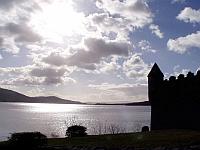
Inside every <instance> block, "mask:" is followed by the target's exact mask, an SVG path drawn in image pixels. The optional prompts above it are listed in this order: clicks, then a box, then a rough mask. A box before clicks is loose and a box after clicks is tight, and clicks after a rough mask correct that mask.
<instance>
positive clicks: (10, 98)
mask: <svg viewBox="0 0 200 150" xmlns="http://www.w3.org/2000/svg"><path fill="white" fill-rule="evenodd" d="M0 102H25V103H56V104H82V103H81V102H77V101H71V100H65V99H61V98H58V97H56V96H39V97H29V96H26V95H23V94H21V93H18V92H15V91H12V90H8V89H3V88H0Z"/></svg>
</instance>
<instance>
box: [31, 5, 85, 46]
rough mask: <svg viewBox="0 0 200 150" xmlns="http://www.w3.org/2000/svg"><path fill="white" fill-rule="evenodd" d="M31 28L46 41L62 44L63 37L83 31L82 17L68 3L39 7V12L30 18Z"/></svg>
mask: <svg viewBox="0 0 200 150" xmlns="http://www.w3.org/2000/svg"><path fill="white" fill-rule="evenodd" d="M30 24H31V26H33V27H34V29H35V30H36V31H37V32H38V33H40V34H41V35H42V36H43V37H45V38H46V39H47V40H50V41H54V42H62V39H63V37H70V36H73V35H74V34H80V33H81V31H83V30H84V15H83V14H82V13H78V12H76V11H75V10H74V9H73V7H72V4H71V3H70V2H69V1H68V2H67V1H54V2H53V3H51V4H43V5H41V11H39V12H37V13H35V14H33V16H32V17H31V22H30Z"/></svg>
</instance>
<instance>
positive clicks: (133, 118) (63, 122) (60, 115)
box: [0, 103, 151, 140]
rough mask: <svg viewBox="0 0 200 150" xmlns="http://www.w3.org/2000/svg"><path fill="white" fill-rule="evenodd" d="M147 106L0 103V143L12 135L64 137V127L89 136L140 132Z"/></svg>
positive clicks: (147, 120) (147, 121)
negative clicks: (79, 129)
mask: <svg viewBox="0 0 200 150" xmlns="http://www.w3.org/2000/svg"><path fill="white" fill-rule="evenodd" d="M150 110H151V108H150V107H149V106H121V105H118V106H111V105H110V106H97V105H76V104H39V103H0V139H1V140H2V139H5V138H6V137H8V136H9V135H10V133H14V132H22V131H40V132H42V133H43V134H45V135H47V136H48V137H51V136H59V137H64V136H65V130H66V128H67V125H71V124H73V123H76V124H81V125H84V126H86V127H87V128H88V133H89V134H98V133H100V132H101V133H103V132H109V130H108V129H107V127H109V126H114V127H117V128H118V129H120V131H121V132H133V131H139V130H141V127H142V126H144V125H148V126H149V124H150Z"/></svg>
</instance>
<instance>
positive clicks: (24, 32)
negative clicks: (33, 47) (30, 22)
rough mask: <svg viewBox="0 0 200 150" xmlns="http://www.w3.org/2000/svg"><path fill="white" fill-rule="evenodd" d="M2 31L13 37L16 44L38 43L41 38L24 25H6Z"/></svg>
mask: <svg viewBox="0 0 200 150" xmlns="http://www.w3.org/2000/svg"><path fill="white" fill-rule="evenodd" d="M3 29H4V30H5V31H7V32H9V34H11V35H15V36H16V38H15V41H16V42H38V41H40V40H41V37H40V36H39V35H38V34H36V33H34V31H32V29H31V28H30V27H29V26H27V25H26V24H15V23H8V24H6V25H5V26H4V27H3Z"/></svg>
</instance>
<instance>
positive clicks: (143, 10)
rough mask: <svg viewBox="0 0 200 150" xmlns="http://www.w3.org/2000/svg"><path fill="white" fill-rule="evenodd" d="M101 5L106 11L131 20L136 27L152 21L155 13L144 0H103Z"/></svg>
mask: <svg viewBox="0 0 200 150" xmlns="http://www.w3.org/2000/svg"><path fill="white" fill-rule="evenodd" d="M99 6H100V8H101V9H103V10H104V11H105V12H106V11H108V12H109V13H110V14H113V15H119V16H121V17H122V18H124V19H125V20H129V21H130V24H131V25H132V26H134V27H143V26H145V25H147V24H149V23H151V22H152V18H153V14H152V13H151V11H150V9H149V6H148V4H147V3H146V2H145V1H143V0H126V1H118V0H115V1H111V0H101V1H100V4H99Z"/></svg>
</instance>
